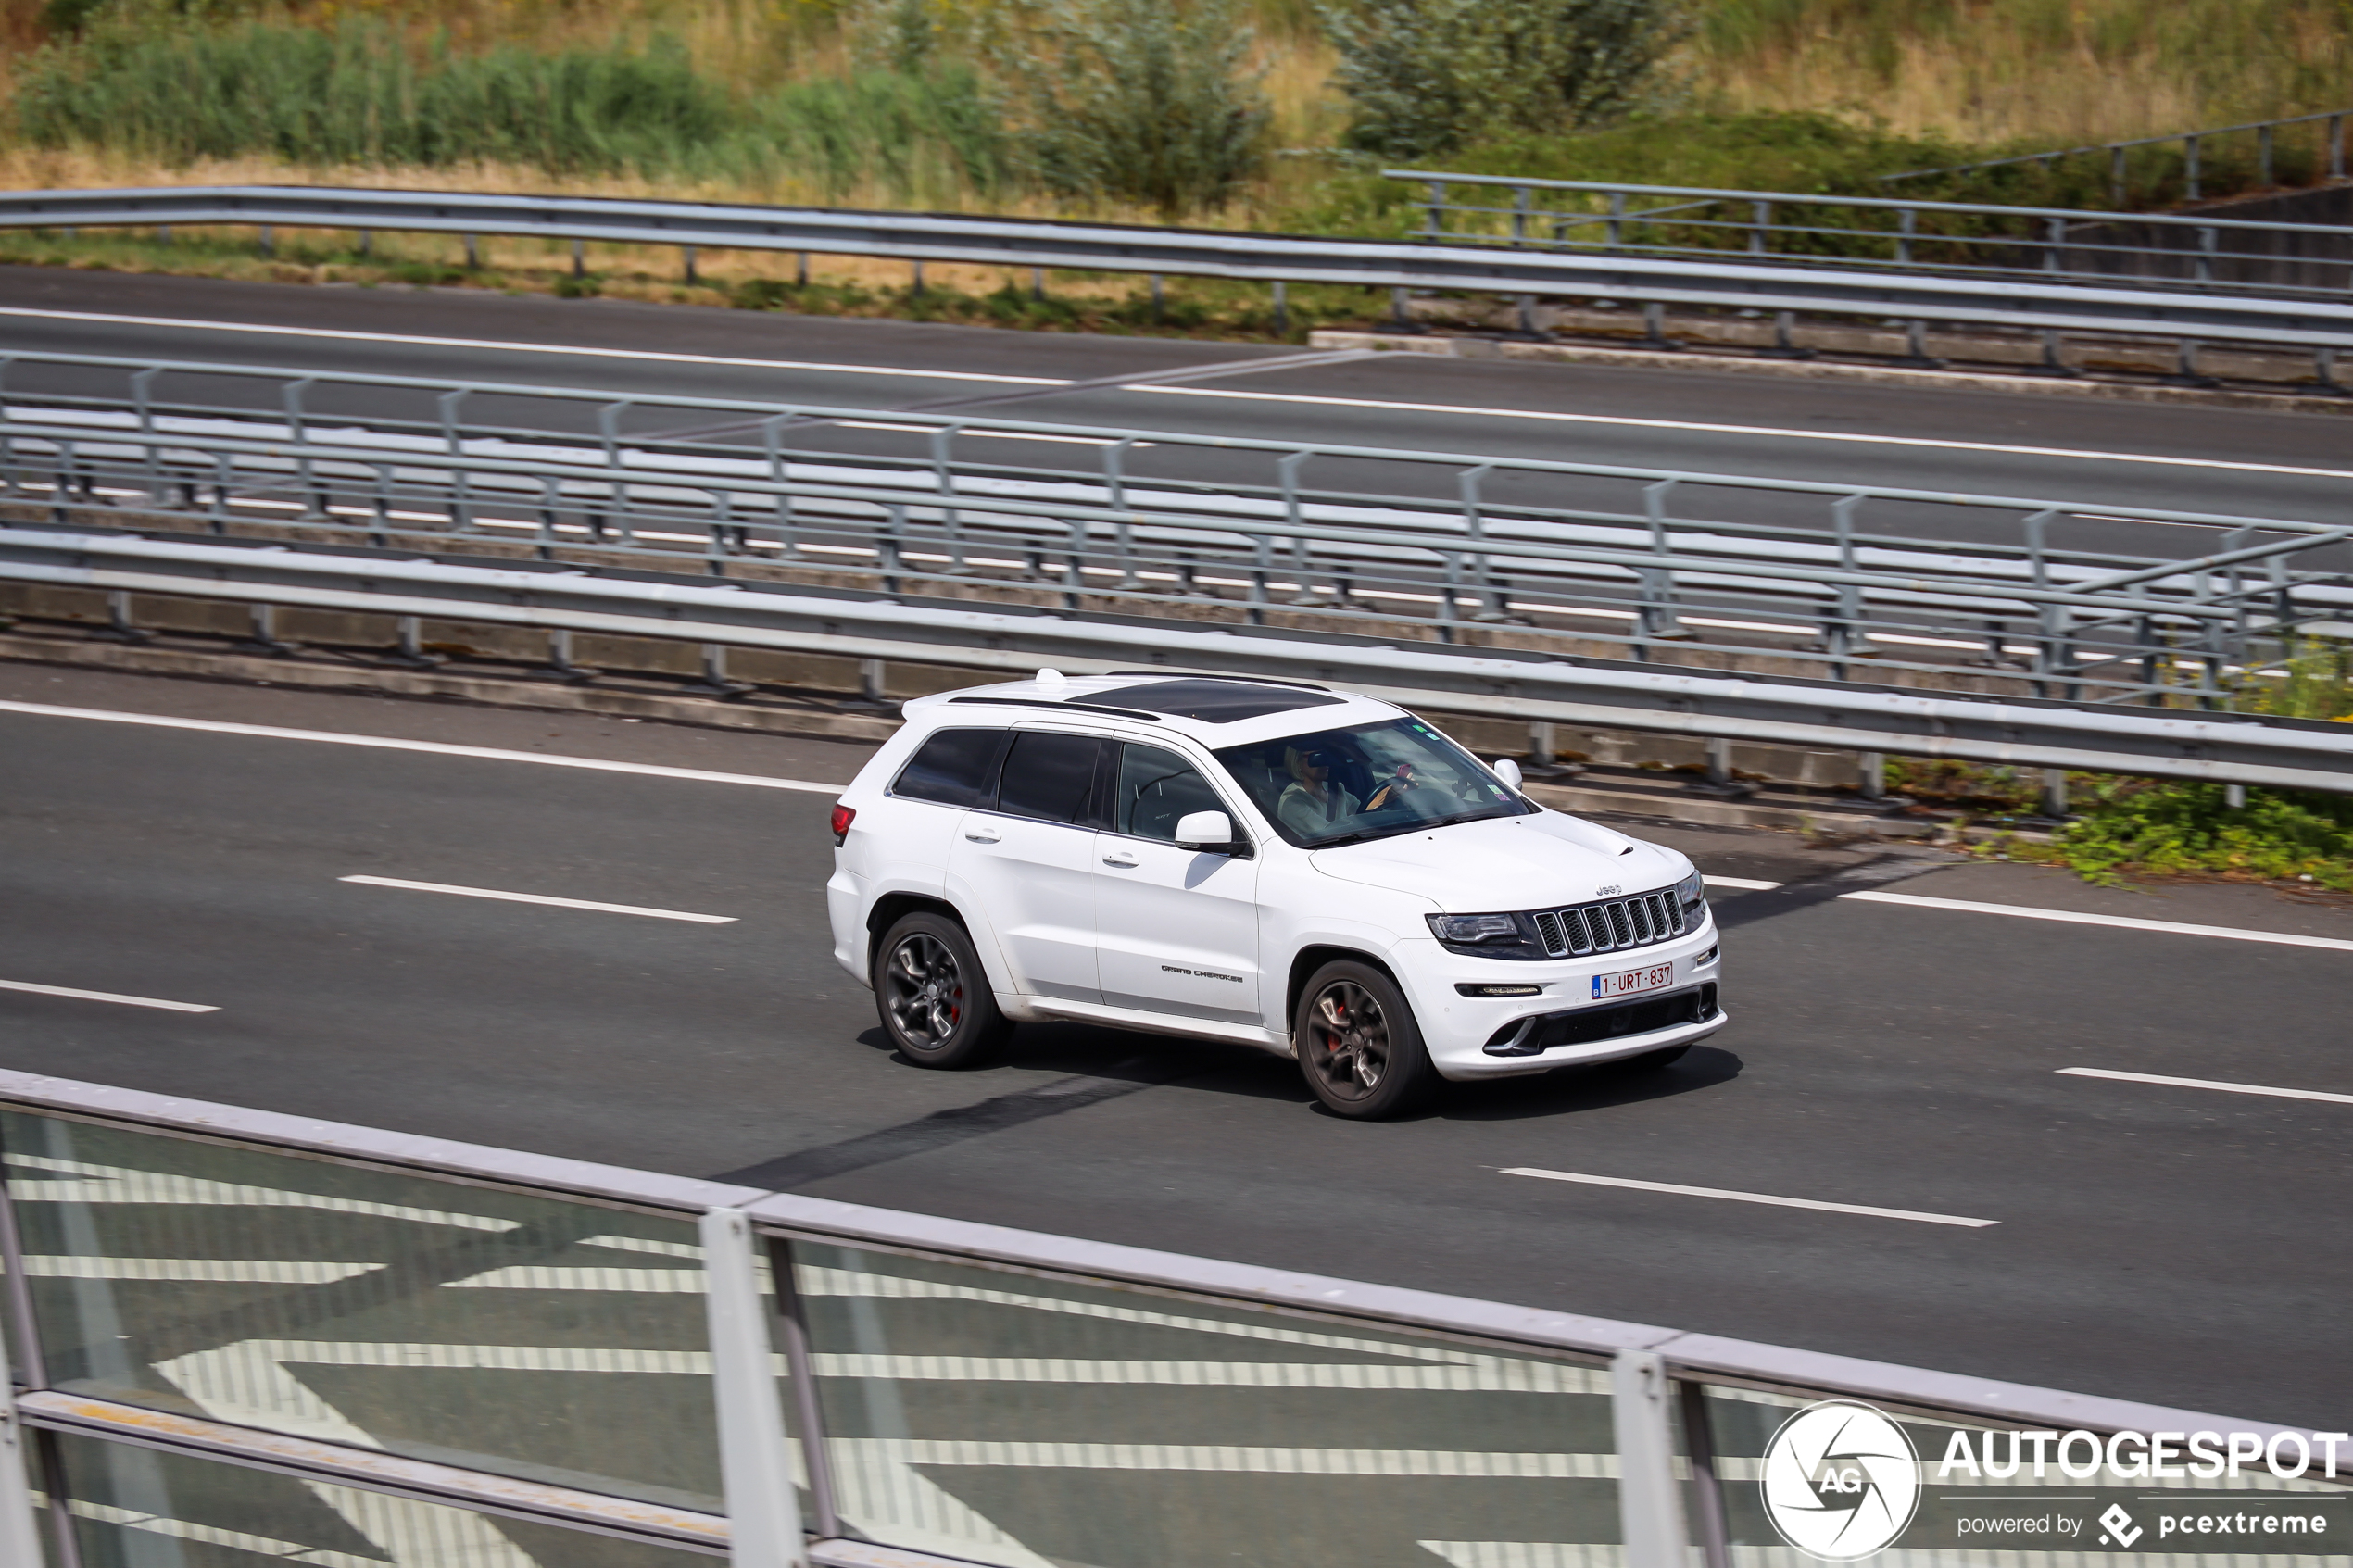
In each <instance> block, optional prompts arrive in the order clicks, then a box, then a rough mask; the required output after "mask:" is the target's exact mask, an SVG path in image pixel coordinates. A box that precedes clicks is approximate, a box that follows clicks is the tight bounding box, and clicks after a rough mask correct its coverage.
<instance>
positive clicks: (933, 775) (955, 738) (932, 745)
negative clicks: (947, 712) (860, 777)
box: [890, 730, 1011, 806]
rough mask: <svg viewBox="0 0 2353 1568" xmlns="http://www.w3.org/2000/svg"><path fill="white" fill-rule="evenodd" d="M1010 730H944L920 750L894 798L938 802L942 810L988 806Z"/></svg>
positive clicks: (903, 772)
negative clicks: (999, 761)
mask: <svg viewBox="0 0 2353 1568" xmlns="http://www.w3.org/2000/svg"><path fill="white" fill-rule="evenodd" d="M1008 734H1011V732H1010V731H1006V730H942V731H940V732H939V733H938V734H936V735H934V736H932V737H931V739H929V740H927V741H925V742H924V744H923V745H922V746H919V747H917V748H916V751H915V755H914V757H913V759H912V760H910V761H909V762H908V764H907V766H906V767H904V768H902V769H900V772H899V782H898V783H896V784H892V785H891V786H890V792H891V794H893V795H897V796H901V797H905V798H907V799H909V800H936V801H937V802H939V804H941V805H942V806H982V805H986V804H988V797H989V794H990V792H991V790H992V789H993V788H994V787H995V785H996V783H997V759H998V758H999V757H1000V756H1002V755H1003V754H1004V750H1005V739H1006V736H1007V735H1008Z"/></svg>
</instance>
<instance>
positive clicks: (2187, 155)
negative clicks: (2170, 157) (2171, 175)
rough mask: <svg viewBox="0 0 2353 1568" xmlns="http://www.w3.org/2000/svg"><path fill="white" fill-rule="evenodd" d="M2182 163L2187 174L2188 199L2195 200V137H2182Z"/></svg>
mask: <svg viewBox="0 0 2353 1568" xmlns="http://www.w3.org/2000/svg"><path fill="white" fill-rule="evenodd" d="M2182 150H2183V167H2184V169H2185V170H2186V172H2187V175H2188V182H2189V192H2188V194H2189V199H2190V200H2192V201H2196V200H2197V138H2196V137H2195V136H2184V137H2183V138H2182Z"/></svg>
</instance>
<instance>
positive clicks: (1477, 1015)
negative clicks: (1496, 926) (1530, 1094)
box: [1394, 920, 1727, 1080]
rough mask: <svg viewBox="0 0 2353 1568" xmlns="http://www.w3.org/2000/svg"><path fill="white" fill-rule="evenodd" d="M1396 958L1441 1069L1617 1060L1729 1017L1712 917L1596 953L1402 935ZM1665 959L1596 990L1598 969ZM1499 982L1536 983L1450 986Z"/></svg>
mask: <svg viewBox="0 0 2353 1568" xmlns="http://www.w3.org/2000/svg"><path fill="white" fill-rule="evenodd" d="M1394 958H1395V960H1399V961H1398V970H1399V976H1398V977H1399V979H1400V980H1402V981H1403V982H1404V984H1405V988H1406V991H1407V994H1408V996H1409V997H1410V998H1411V1000H1412V1001H1413V1003H1414V1015H1415V1018H1416V1021H1417V1022H1420V1024H1421V1028H1422V1039H1423V1043H1424V1044H1425V1045H1426V1046H1427V1047H1428V1050H1429V1056H1430V1062H1431V1064H1432V1065H1433V1066H1435V1067H1436V1068H1437V1069H1438V1072H1439V1075H1440V1076H1441V1077H1443V1078H1449V1079H1456V1080H1461V1079H1471V1078H1513V1077H1521V1076H1525V1075H1528V1074H1531V1073H1549V1072H1551V1071H1552V1070H1553V1069H1554V1068H1556V1067H1570V1066H1576V1065H1579V1064H1583V1063H1589V1062H1599V1061H1615V1060H1620V1059H1622V1058H1625V1057H1629V1056H1640V1055H1642V1054H1643V1053H1644V1052H1646V1051H1655V1050H1660V1049H1664V1048H1666V1047H1670V1046H1680V1045H1688V1044H1690V1043H1691V1042H1692V1041H1694V1040H1700V1039H1705V1037H1706V1036H1708V1035H1713V1034H1714V1033H1716V1031H1717V1030H1718V1029H1721V1028H1722V1027H1723V1026H1724V1024H1725V1022H1727V1018H1726V1015H1725V1013H1724V1010H1723V1007H1722V1003H1721V999H1720V998H1721V985H1720V976H1721V973H1722V969H1723V965H1722V962H1721V960H1720V957H1719V956H1718V947H1717V933H1716V923H1715V922H1714V921H1712V920H1711V921H1709V922H1707V923H1706V924H1705V925H1703V926H1702V927H1700V929H1699V930H1697V931H1695V932H1692V933H1691V934H1690V935H1685V936H1680V937H1678V938H1676V939H1675V940H1674V941H1672V942H1661V943H1658V944H1657V945H1655V946H1654V947H1637V948H1634V949H1631V950H1630V951H1625V952H1617V953H1604V954H1601V955H1598V956H1595V957H1592V958H1583V959H1561V960H1547V961H1544V962H1540V963H1523V962H1515V961H1511V960H1499V959H1480V958H1470V957H1466V956H1464V955H1460V954H1455V953H1450V952H1448V951H1447V950H1446V949H1445V948H1443V947H1440V946H1439V945H1438V944H1437V943H1436V942H1434V941H1429V942H1424V941H1411V942H1405V943H1401V944H1400V945H1399V948H1398V950H1397V951H1396V953H1395V954H1394ZM1701 960H1706V961H1705V962H1702V961H1701ZM1661 965H1672V966H1673V971H1674V973H1673V978H1672V979H1671V980H1670V981H1669V982H1668V983H1667V985H1663V986H1659V987H1657V988H1656V989H1655V990H1652V991H1647V992H1638V993H1636V994H1634V995H1633V996H1629V997H1612V998H1608V999H1604V1000H1598V1001H1597V1000H1595V999H1594V998H1593V996H1592V982H1593V978H1594V976H1596V975H1606V974H1614V973H1617V972H1621V971H1624V970H1629V969H1648V968H1654V967H1657V966H1661ZM1497 984H1503V985H1533V986H1536V987H1538V988H1539V989H1538V990H1537V992H1536V994H1534V995H1532V996H1519V997H1475V996H1474V997H1466V996H1464V995H1462V994H1461V993H1460V992H1459V991H1457V989H1456V987H1457V986H1458V985H1472V986H1477V985H1497Z"/></svg>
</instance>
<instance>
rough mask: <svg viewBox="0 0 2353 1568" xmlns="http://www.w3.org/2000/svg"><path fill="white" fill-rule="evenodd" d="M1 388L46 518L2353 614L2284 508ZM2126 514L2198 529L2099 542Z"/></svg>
mask: <svg viewBox="0 0 2353 1568" xmlns="http://www.w3.org/2000/svg"><path fill="white" fill-rule="evenodd" d="M0 381H4V382H5V394H6V395H5V398H0V504H7V503H13V504H14V505H16V506H17V507H19V508H32V509H33V510H34V512H35V513H36V514H37V515H40V516H43V517H45V518H46V519H47V520H48V521H50V522H52V523H53V524H59V525H72V526H82V527H89V526H98V527H103V528H112V527H116V526H119V525H121V524H122V523H124V522H125V521H131V522H132V525H133V526H136V527H140V528H145V529H148V530H154V529H157V528H163V529H167V530H170V531H176V532H184V533H205V534H211V535H215V536H220V535H228V534H233V533H241V532H243V533H253V532H254V531H256V530H262V531H265V532H267V531H271V530H275V531H281V532H283V531H284V530H287V529H293V530H296V535H295V536H296V537H299V538H304V539H313V540H334V539H342V540H347V541H348V542H350V543H351V544H353V545H358V546H367V547H371V548H377V549H384V548H391V547H394V546H401V547H407V548H412V549H413V548H416V547H419V546H427V547H431V548H433V549H435V550H437V551H442V552H445V553H446V552H450V551H455V552H457V553H459V554H461V555H467V556H472V557H474V558H501V557H504V558H526V559H536V560H539V561H542V562H547V563H557V562H575V563H584V564H585V563H594V564H597V565H599V566H600V567H603V568H605V569H613V570H631V571H699V572H702V573H705V574H708V575H711V576H714V577H729V578H735V579H738V580H746V581H747V582H748V583H750V582H761V581H765V582H771V583H774V582H798V583H831V584H845V585H854V586H857V587H859V588H861V589H862V590H865V591H869V592H875V591H879V593H880V594H881V595H882V596H885V597H900V596H921V595H931V596H958V597H964V598H970V597H972V596H975V595H979V596H997V597H998V598H1000V600H1001V599H1007V598H1010V599H1012V600H1013V601H1015V602H1018V603H1026V604H1028V605H1031V606H1035V607H1039V608H1057V609H1061V610H1064V611H1070V610H1080V609H1092V610H1095V611H1098V612H1103V613H1123V614H1127V615H1131V616H1132V615H1141V616H1148V617H1165V616H1176V617H1181V618H1186V619H1191V620H1201V619H1213V620H1222V621H1227V622H1228V623H1231V624H1238V625H1240V626H1243V627H1249V628H1265V627H1270V626H1292V627H1298V628H1301V629H1302V630H1307V629H1312V630H1314V631H1315V632H1318V633H1340V634H1353V635H1358V636H1368V635H1369V636H1386V637H1395V636H1399V635H1404V636H1407V637H1430V638H1434V639H1436V640H1438V641H1441V642H1461V641H1485V642H1509V643H1517V644H1522V645H1525V646H1529V647H1530V648H1532V649H1536V650H1545V649H1550V650H1553V651H1554V652H1555V653H1579V652H1590V651H1592V650H1594V649H1596V648H1600V649H1608V650H1622V651H1623V652H1625V653H1627V654H1629V655H1631V656H1632V657H1633V658H1635V659H1662V658H1668V657H1672V658H1673V659H1677V660H1679V661H1683V662H1694V663H1704V662H1706V661H1708V660H1716V661H1718V662H1729V661H1733V660H1746V661H1749V662H1750V663H1751V664H1752V665H1754V664H1755V661H1757V660H1760V659H1769V660H1770V661H1772V662H1773V663H1774V664H1775V665H1776V666H1777V667H1779V668H1781V669H1786V670H1792V671H1801V672H1809V673H1814V674H1818V675H1822V676H1827V677H1830V678H1831V679H1834V680H1846V679H1850V678H1853V677H1855V676H1856V675H1857V674H1859V673H1863V672H1866V671H1869V673H1871V674H1875V675H1876V674H1885V675H1887V676H1888V678H1890V679H1891V680H1904V681H1908V682H1911V683H1914V684H1941V685H1944V686H1947V687H1959V688H1961V689H1983V688H1984V686H1985V684H1987V683H1988V682H1993V683H1997V684H2000V685H2001V686H2002V688H2003V689H2012V690H2019V691H2021V692H2025V693H2031V694H2032V695H2033V696H2050V697H2059V698H2064V699H2068V700H2078V699H2093V700H2110V701H2136V700H2159V701H2164V702H2170V703H2188V704H2193V705H2196V706H2200V707H2205V708H2209V709H2219V708H2224V707H2227V706H2229V705H2230V703H2231V701H2232V700H2233V689H2234V687H2235V686H2236V685H2237V684H2240V683H2241V682H2242V681H2243V679H2244V678H2245V676H2244V671H2246V668H2247V667H2248V666H2249V665H2250V664H2253V663H2259V662H2262V661H2264V660H2269V659H2274V658H2277V657H2278V656H2280V655H2281V654H2282V653H2283V652H2285V651H2292V646H2293V644H2294V643H2295V642H2296V639H2297V637H2298V635H2299V633H2298V628H2299V627H2300V626H2301V625H2303V624H2304V623H2306V622H2308V621H2316V620H2319V621H2331V620H2341V619H2342V618H2344V617H2345V616H2347V613H2348V612H2353V583H2348V582H2347V573H2346V564H2347V561H2348V560H2353V555H2348V548H2349V547H2353V546H2349V545H2348V542H2353V530H2349V529H2347V528H2345V527H2339V526H2330V525H2325V524H2319V523H2309V522H2304V521H2294V520H2282V519H2267V518H2257V517H2243V516H2230V515H2221V514H2206V513H2196V512H2188V511H2172V510H2160V509H2151V508H2096V509H2095V508H2086V507H2083V506H2082V505H2080V504H2070V503H2064V502H2057V501H2051V500H2046V499H2036V498H2024V497H2012V496H1998V495H1956V494H1951V493H1944V492H1930V491H1914V490H1907V489H1900V488H1893V487H1886V486H1872V485H1841V484H1825V483H1806V482H1802V481H1788V480H1771V479H1755V478H1743V477H1740V476H1733V475H1723V474H1708V473H1699V472H1679V471H1669V470H1651V469H1635V468H1628V467H1620V466H1615V465H1604V464H1590V463H1564V462H1542V461H1534V460H1528V459H1519V458H1481V457H1478V456H1473V455H1465V454H1457V453H1441V452H1410V451H1397V450H1391V449H1376V448H1365V447H1353V446H1343V445H1329V444H1294V443H1284V442H1276V441H1257V440H1245V439H1238V438H1230V437H1222V436H1215V437H1213V436H1191V435H1184V434H1176V433H1167V432H1148V431H1138V430H1121V429H1107V428H1103V427H1090V426H1076V425H1062V424H1049V423H1041V422H1035V421H1015V420H995V419H989V418H985V417H981V416H976V415H964V416H959V415H954V414H921V413H907V412H901V411H895V410H894V411H888V412H886V413H882V414H879V415H878V414H877V411H875V410H873V409H859V408H816V407H809V406H786V405H777V404H773V403H758V402H747V401H741V400H722V399H708V398H680V397H668V398H663V397H633V398H626V399H617V398H613V397H610V395H604V394H598V393H588V392H581V391H578V390H574V389H567V388H550V387H536V386H522V385H508V384H502V383H448V382H441V381H430V380H423V379H419V378H406V377H385V376H362V375H341V374H333V373H323V372H301V371H290V370H263V369H256V368H254V367H250V366H235V365H208V364H199V363H187V362H176V361H159V360H133V359H120V358H94V357H77V356H50V355H40V356H36V355H19V356H14V357H11V358H0ZM262 410H267V411H266V412H263V411H262ZM1005 454H1023V455H1025V456H1026V455H1028V454H1038V460H1031V461H1026V462H1020V463H1015V462H1010V461H1006V460H1004V458H1003V456H1002V455H1005ZM1049 454H1051V455H1053V458H1054V459H1055V460H1053V461H1051V462H1049V461H1047V460H1043V459H1044V458H1046V456H1047V455H1049ZM2141 523H2163V524H2171V525H2183V526H2169V527H2165V528H2163V529H2161V530H2138V531H2136V530H2135V526H2134V525H2136V524H2141ZM1897 526H1901V527H1903V529H1904V531H1903V532H1895V531H1894V529H1895V528H1896V527H1897ZM2146 533H2157V534H2158V537H2159V538H2160V539H2161V540H2162V542H2163V543H2165V544H2166V545H2167V546H2169V547H2178V546H2176V542H2177V541H2196V542H2197V543H2195V544H2190V545H2188V546H2186V549H2185V553H2184V554H2183V555H2181V556H2177V557H2171V558H2169V557H2165V556H2158V555H2151V554H2147V553H2145V548H2144V550H2143V551H2141V552H2129V553H2128V552H2127V551H2124V550H2120V549H2117V548H2113V547H2099V546H2113V545H2115V544H2118V543H2130V544H2133V545H2142V544H2143V543H2144V540H2143V535H2145V534H2146ZM109 547H111V546H107V545H105V544H104V543H103V542H102V541H97V540H94V541H92V542H91V544H90V545H89V546H87V548H88V549H89V550H91V551H92V552H94V553H103V552H104V551H105V550H107V548H109ZM384 570H389V568H384Z"/></svg>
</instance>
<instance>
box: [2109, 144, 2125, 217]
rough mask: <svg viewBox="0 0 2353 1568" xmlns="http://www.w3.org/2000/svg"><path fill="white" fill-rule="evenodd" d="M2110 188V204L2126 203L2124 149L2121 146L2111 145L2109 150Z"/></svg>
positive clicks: (2121, 204)
mask: <svg viewBox="0 0 2353 1568" xmlns="http://www.w3.org/2000/svg"><path fill="white" fill-rule="evenodd" d="M2108 201H2109V205H2110V206H2113V207H2122V206H2123V205H2124V149H2123V148H2122V147H2121V146H2114V147H2110V148H2108Z"/></svg>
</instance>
